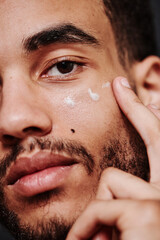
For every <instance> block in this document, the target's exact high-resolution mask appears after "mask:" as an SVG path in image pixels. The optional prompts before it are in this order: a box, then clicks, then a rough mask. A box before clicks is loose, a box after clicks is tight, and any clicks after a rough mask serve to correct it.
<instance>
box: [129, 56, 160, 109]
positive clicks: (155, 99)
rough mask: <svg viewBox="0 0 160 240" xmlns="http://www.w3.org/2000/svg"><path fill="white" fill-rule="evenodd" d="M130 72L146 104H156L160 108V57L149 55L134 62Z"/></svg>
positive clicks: (140, 96)
mask: <svg viewBox="0 0 160 240" xmlns="http://www.w3.org/2000/svg"><path fill="white" fill-rule="evenodd" d="M130 73H131V74H132V79H133V78H134V82H135V86H136V90H137V95H138V96H139V98H140V99H141V101H142V102H143V103H144V105H146V106H147V105H148V104H154V105H156V106H157V107H159V108H160V58H159V57H157V56H149V57H147V58H145V59H144V60H143V61H142V62H137V63H135V64H133V68H132V70H131V72H130Z"/></svg>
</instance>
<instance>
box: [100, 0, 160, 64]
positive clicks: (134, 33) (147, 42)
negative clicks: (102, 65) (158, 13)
mask: <svg viewBox="0 0 160 240" xmlns="http://www.w3.org/2000/svg"><path fill="white" fill-rule="evenodd" d="M103 3H104V5H105V11H106V14H107V16H108V18H109V20H110V22H111V25H112V29H113V32H114V36H115V41H116V45H117V49H118V55H119V60H120V63H121V64H122V65H123V66H125V65H126V61H127V60H128V62H129V64H132V63H133V62H134V61H142V60H143V59H144V58H146V57H147V56H149V55H155V54H156V52H157V49H156V40H155V31H154V24H153V16H152V11H151V6H150V2H149V0H103Z"/></svg>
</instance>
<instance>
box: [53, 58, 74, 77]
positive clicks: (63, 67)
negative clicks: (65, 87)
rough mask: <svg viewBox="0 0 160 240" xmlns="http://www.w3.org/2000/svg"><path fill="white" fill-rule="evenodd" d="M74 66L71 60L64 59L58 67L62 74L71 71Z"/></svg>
mask: <svg viewBox="0 0 160 240" xmlns="http://www.w3.org/2000/svg"><path fill="white" fill-rule="evenodd" d="M73 68H74V63H73V62H69V61H63V62H60V63H58V64H57V69H58V71H59V72H60V73H62V74H67V73H70V72H71V71H72V70H73Z"/></svg>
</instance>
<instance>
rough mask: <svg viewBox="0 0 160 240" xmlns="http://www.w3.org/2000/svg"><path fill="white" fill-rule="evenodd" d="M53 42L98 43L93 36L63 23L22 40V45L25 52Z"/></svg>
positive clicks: (96, 44)
mask: <svg viewBox="0 0 160 240" xmlns="http://www.w3.org/2000/svg"><path fill="white" fill-rule="evenodd" d="M55 43H63V44H69V43H81V44H89V45H93V46H98V45H100V43H99V41H98V40H97V39H96V38H95V37H94V36H92V35H90V34H88V33H86V32H84V31H83V30H81V29H80V28H77V27H76V26H74V25H71V24H63V25H60V26H57V27H54V28H48V29H44V30H42V31H40V32H38V33H36V34H34V35H33V36H30V37H28V38H26V39H24V40H23V46H24V49H25V50H26V51H27V52H32V51H36V50H38V49H39V48H40V47H44V46H48V45H50V44H55Z"/></svg>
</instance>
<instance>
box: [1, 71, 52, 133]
mask: <svg viewBox="0 0 160 240" xmlns="http://www.w3.org/2000/svg"><path fill="white" fill-rule="evenodd" d="M2 85H3V86H2V93H1V105H0V135H1V137H2V136H3V135H10V136H13V137H17V138H23V137H24V135H26V134H28V133H30V132H31V131H30V130H31V129H32V130H33V129H36V131H37V130H38V132H39V133H40V134H45V132H46V131H49V128H50V119H49V117H48V116H47V114H46V112H45V111H43V110H42V108H40V107H41V104H40V103H38V100H37V97H38V96H37V95H36V94H35V92H36V93H37V91H35V85H34V84H33V83H32V84H31V81H30V80H28V79H27V77H25V76H23V75H22V74H14V75H13V74H10V75H9V74H7V75H6V76H5V77H3V84H2ZM36 87H37V88H38V87H39V86H38V85H37V86H36ZM39 99H40V98H39ZM32 134H33V131H32Z"/></svg>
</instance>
